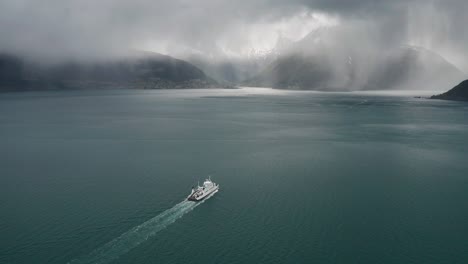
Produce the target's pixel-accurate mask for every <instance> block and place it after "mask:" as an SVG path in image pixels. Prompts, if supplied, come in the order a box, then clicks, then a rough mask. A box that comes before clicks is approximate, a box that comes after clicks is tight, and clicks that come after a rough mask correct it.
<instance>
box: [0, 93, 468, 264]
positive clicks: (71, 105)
mask: <svg viewBox="0 0 468 264" xmlns="http://www.w3.org/2000/svg"><path fill="white" fill-rule="evenodd" d="M209 174H211V175H212V179H213V180H214V181H215V182H218V183H219V184H220V185H221V191H220V192H219V193H217V194H216V195H214V196H213V197H211V198H210V199H208V200H206V201H205V202H203V203H201V204H193V203H188V202H183V200H184V198H185V197H186V196H187V195H188V193H189V191H190V187H191V186H192V185H193V184H194V183H196V181H197V180H198V179H200V180H202V179H203V178H204V177H205V176H207V175H209ZM69 262H70V263H92V262H95V263H203V264H206V263H286V262H287V263H306V262H307V263H373V264H374V263H425V264H427V263H467V262H468V104H466V103H459V102H444V101H434V100H425V99H413V98H411V97H409V96H396V95H394V96H391V95H386V96H384V95H381V94H380V95H379V94H373V95H372V94H359V93H358V94H356V93H352V94H334V93H304V92H279V91H272V90H226V91H216V90H212V91H209V90H200V91H100V92H90V91H83V92H40V93H17V94H2V95H0V263H69Z"/></svg>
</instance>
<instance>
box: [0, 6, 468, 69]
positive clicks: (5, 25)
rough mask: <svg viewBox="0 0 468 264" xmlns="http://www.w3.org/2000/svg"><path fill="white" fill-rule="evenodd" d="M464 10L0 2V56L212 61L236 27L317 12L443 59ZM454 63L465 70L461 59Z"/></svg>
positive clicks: (240, 30)
mask: <svg viewBox="0 0 468 264" xmlns="http://www.w3.org/2000/svg"><path fill="white" fill-rule="evenodd" d="M467 7H468V3H466V1H464V0H449V1H421V0H409V1H403V0H395V1H384V0H311V1H305V0H291V1H280V0H269V1H267V0H249V1H247V0H239V1H230V0H199V1H191V0H172V1H169V0H168V1H155V0H152V1H150V0H116V1H111V0H103V1H91V0H82V1H73V0H69V1H63V0H44V1H33V0H3V1H1V2H0V36H1V38H0V51H3V52H15V53H21V54H27V55H31V56H40V57H46V58H51V59H60V58H66V57H79V58H94V57H96V56H113V55H119V54H123V53H125V51H127V50H129V49H132V48H138V47H141V46H142V44H144V43H152V44H151V45H153V46H154V48H155V50H159V49H163V50H166V51H170V52H172V51H174V47H189V48H193V49H195V50H199V51H201V52H205V53H213V54H215V55H216V54H219V53H220V52H222V47H219V44H218V41H219V40H220V38H222V37H224V38H226V36H228V39H229V40H232V43H233V45H243V44H242V42H243V37H244V36H243V34H244V29H245V28H248V27H249V26H250V25H253V24H258V23H266V24H268V23H274V22H275V21H280V20H281V19H287V18H290V17H294V16H295V15H297V14H298V13H300V12H320V13H324V14H329V15H330V16H335V17H338V18H339V19H340V22H341V23H342V24H348V23H349V24H352V25H360V24H362V23H369V24H370V25H372V26H373V27H374V28H375V27H377V28H378V29H377V30H373V31H372V32H369V38H380V39H381V40H382V41H381V42H391V43H395V45H398V44H405V43H407V42H411V41H412V42H414V43H415V44H425V45H430V46H431V47H427V48H432V49H439V50H440V52H442V53H446V54H447V56H449V57H453V58H466V57H467V55H466V54H465V51H464V47H466V46H467V44H468V36H467V33H465V32H466V31H465V30H464V25H466V24H467V22H468V19H467V18H466V16H465V15H464V14H463V12H464V10H466V8H467ZM418 10H432V11H431V12H432V13H431V14H430V15H431V19H433V21H436V23H440V24H442V26H440V28H439V29H437V30H436V29H434V27H435V26H434V25H431V24H428V23H429V22H428V21H429V18H427V17H425V14H424V12H420V11H419V12H418ZM356 20H359V21H361V23H355V21H356ZM373 32H379V34H377V35H373V34H375V33H373ZM258 34H262V32H258ZM236 39H238V40H237V41H234V40H236ZM237 43H238V44H237ZM171 48H172V49H171ZM465 61H466V60H465ZM458 63H459V66H460V67H465V68H464V69H465V70H468V65H464V63H463V60H461V59H459V62H458ZM460 64H463V65H460Z"/></svg>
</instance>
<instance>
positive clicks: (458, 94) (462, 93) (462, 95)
mask: <svg viewBox="0 0 468 264" xmlns="http://www.w3.org/2000/svg"><path fill="white" fill-rule="evenodd" d="M431 99H443V100H454V101H468V80H465V81H463V82H461V83H460V84H458V85H457V86H455V87H454V88H452V89H450V90H449V91H448V92H445V93H443V94H439V95H434V96H432V97H431Z"/></svg>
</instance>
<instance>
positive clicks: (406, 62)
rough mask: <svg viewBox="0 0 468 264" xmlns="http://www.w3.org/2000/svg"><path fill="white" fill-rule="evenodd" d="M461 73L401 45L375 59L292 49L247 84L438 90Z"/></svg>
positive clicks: (430, 55) (440, 60)
mask: <svg viewBox="0 0 468 264" xmlns="http://www.w3.org/2000/svg"><path fill="white" fill-rule="evenodd" d="M462 76H463V74H462V73H461V72H460V71H459V70H458V69H457V68H456V67H455V66H453V65H452V64H450V63H449V62H447V61H446V60H444V59H443V58H442V57H440V56H439V55H437V54H435V53H433V52H430V51H427V50H424V49H416V48H413V47H404V48H403V47H402V48H399V49H396V50H392V51H385V52H382V54H378V55H377V56H376V57H374V58H366V57H365V58H359V57H354V56H348V55H347V54H338V55H337V54H333V55H329V54H327V53H326V52H324V53H321V54H320V53H315V54H310V53H303V52H291V53H289V54H286V55H283V56H281V57H279V58H278V59H276V60H275V61H274V62H273V63H271V64H270V65H269V66H268V67H267V68H266V69H265V70H263V71H262V72H261V73H260V74H258V75H256V76H255V77H253V78H251V79H248V80H247V81H245V82H244V85H247V86H260V87H274V88H282V89H302V90H338V91H349V90H384V89H421V88H423V89H436V88H437V87H440V86H441V85H442V86H443V85H447V83H453V82H454V81H455V80H459V79H460V78H461V77H462Z"/></svg>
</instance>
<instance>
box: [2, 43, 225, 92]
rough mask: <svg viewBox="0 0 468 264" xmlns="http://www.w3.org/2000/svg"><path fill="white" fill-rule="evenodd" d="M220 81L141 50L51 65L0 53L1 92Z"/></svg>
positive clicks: (196, 84) (161, 86)
mask: <svg viewBox="0 0 468 264" xmlns="http://www.w3.org/2000/svg"><path fill="white" fill-rule="evenodd" d="M209 87H219V84H218V83H217V82H216V81H214V80H212V79H211V78H209V77H207V76H206V75H205V73H203V71H202V70H200V69H198V68H197V67H195V66H193V65H192V64H190V63H188V62H185V61H183V60H178V59H174V58H172V57H169V56H165V55H161V54H157V53H148V52H144V53H143V52H142V53H137V54H134V55H132V56H128V57H125V58H120V59H112V60H107V61H97V62H77V61H70V62H64V63H60V64H54V65H45V64H42V63H38V62H31V61H28V60H25V59H22V58H20V57H17V56H13V55H8V54H0V91H2V90H3V91H5V90H36V89H39V90H40V89H100V88H143V89H171V88H209Z"/></svg>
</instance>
